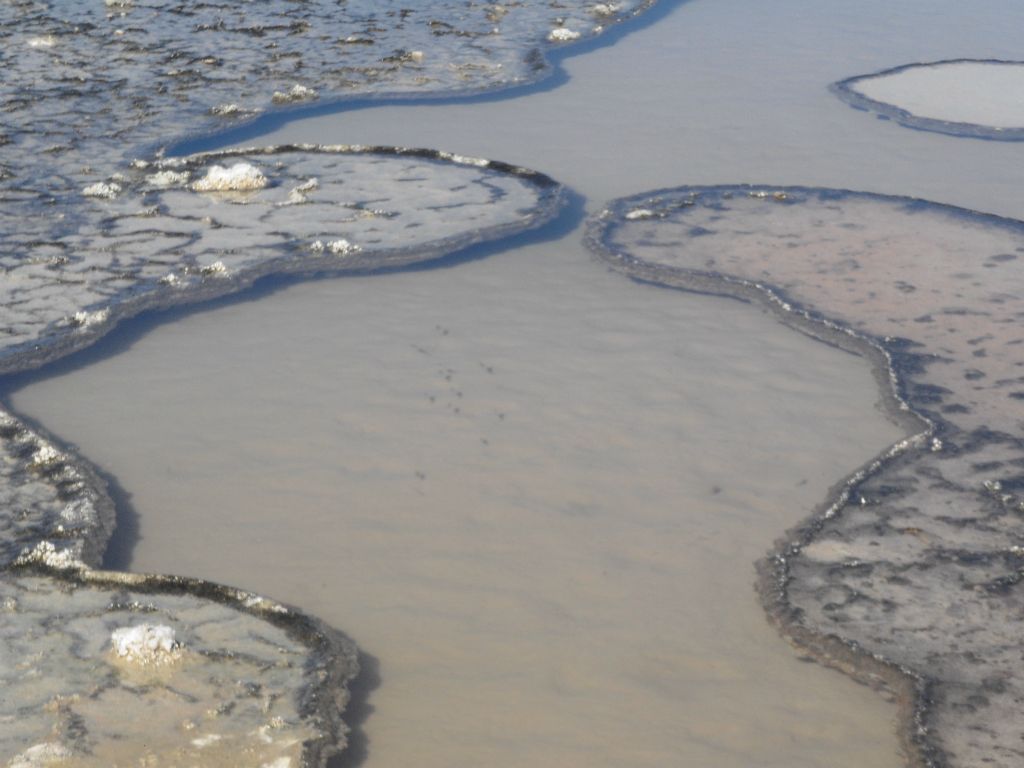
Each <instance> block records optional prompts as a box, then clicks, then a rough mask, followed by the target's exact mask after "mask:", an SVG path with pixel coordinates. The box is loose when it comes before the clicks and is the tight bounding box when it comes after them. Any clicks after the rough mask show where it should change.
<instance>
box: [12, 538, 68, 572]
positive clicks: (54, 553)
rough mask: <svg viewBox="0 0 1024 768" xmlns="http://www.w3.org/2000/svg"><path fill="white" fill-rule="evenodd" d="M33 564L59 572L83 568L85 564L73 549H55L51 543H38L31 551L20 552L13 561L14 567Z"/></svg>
mask: <svg viewBox="0 0 1024 768" xmlns="http://www.w3.org/2000/svg"><path fill="white" fill-rule="evenodd" d="M33 563H36V564H39V565H45V566H48V567H50V568H57V569H59V570H67V569H69V568H75V569H78V568H84V567H85V563H83V562H82V561H81V559H80V558H79V557H78V556H77V554H76V553H75V551H74V550H73V549H70V548H69V549H57V547H55V546H54V544H53V542H52V541H40V542H39V543H38V544H36V545H35V546H34V547H32V548H31V549H24V550H22V553H21V554H20V555H18V557H17V559H16V560H15V561H14V564H15V565H31V564H33Z"/></svg>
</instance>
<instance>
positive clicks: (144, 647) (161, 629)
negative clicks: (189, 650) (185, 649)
mask: <svg viewBox="0 0 1024 768" xmlns="http://www.w3.org/2000/svg"><path fill="white" fill-rule="evenodd" d="M110 645H111V646H112V647H113V649H114V653H115V654H116V655H117V656H118V657H119V658H122V659H124V660H125V661H129V662H131V663H133V664H153V665H157V664H168V663H170V662H172V661H176V660H177V659H179V658H181V645H180V644H179V643H178V642H177V640H175V637H174V630H173V629H172V628H171V627H168V626H164V625H162V624H139V625H137V626H134V627H121V628H119V629H115V630H114V631H113V632H111V633H110Z"/></svg>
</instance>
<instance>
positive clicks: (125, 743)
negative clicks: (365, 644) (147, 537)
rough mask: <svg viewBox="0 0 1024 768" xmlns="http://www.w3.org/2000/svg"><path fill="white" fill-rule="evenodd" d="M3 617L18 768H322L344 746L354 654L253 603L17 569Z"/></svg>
mask: <svg viewBox="0 0 1024 768" xmlns="http://www.w3.org/2000/svg"><path fill="white" fill-rule="evenodd" d="M0 616H2V617H3V623H2V629H0V637H2V642H3V647H4V653H3V654H2V655H0V685H2V686H3V689H4V696H3V698H2V701H0V726H2V727H0V749H2V750H3V752H4V754H5V755H8V756H12V760H11V762H10V763H9V764H10V765H50V764H60V765H68V766H137V765H140V764H141V765H149V766H169V765H180V764H182V763H183V762H185V763H188V764H199V763H201V764H202V765H224V766H229V765H239V763H240V762H244V763H246V764H252V765H274V766H278V765H281V766H283V765H315V764H317V763H319V762H320V761H321V760H322V757H323V755H324V754H329V753H330V752H333V751H334V750H335V749H337V748H338V746H336V745H340V746H343V745H344V743H345V729H344V727H343V726H341V724H340V723H339V721H338V719H337V717H336V715H335V714H334V713H335V711H337V710H338V709H339V708H342V707H344V704H345V701H346V700H347V690H346V684H347V683H348V681H349V680H350V679H352V677H353V676H354V675H355V674H356V672H357V670H358V664H357V663H356V651H355V646H354V645H353V643H352V642H351V641H349V640H348V639H347V638H344V637H343V636H341V635H339V634H338V633H336V632H334V631H333V630H330V629H328V628H327V627H325V626H323V625H321V624H319V623H318V622H316V621H314V620H311V619H308V618H306V617H303V616H302V615H301V614H297V613H295V612H293V611H291V610H290V609H288V608H285V607H284V606H281V605H278V604H276V603H273V602H272V601H269V600H266V599H264V598H261V597H258V596H256V595H252V594H247V593H243V592H239V591H236V590H230V589H226V588H223V587H215V586H214V585H211V584H207V583H202V582H198V581H192V582H190V581H188V580H185V579H173V578H160V577H146V576H132V575H128V574H116V573H105V572H101V571H89V572H83V573H77V574H75V573H64V574H61V573H55V572H49V573H47V572H45V571H40V570H35V571H32V570H26V569H18V570H15V571H14V572H7V573H5V574H4V575H2V576H0ZM140 628H142V629H145V630H148V634H145V635H140V636H139V637H134V636H132V633H133V632H134V634H135V635H139V632H138V630H139V629H140ZM137 641H141V642H137ZM133 642H134V643H135V644H134V645H133ZM296 680H301V681H302V683H303V689H302V693H301V695H299V696H295V695H293V694H294V688H295V685H296ZM26 745H32V746H30V747H28V748H26Z"/></svg>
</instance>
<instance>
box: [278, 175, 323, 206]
mask: <svg viewBox="0 0 1024 768" xmlns="http://www.w3.org/2000/svg"><path fill="white" fill-rule="evenodd" d="M319 186H320V182H319V181H318V180H317V179H310V180H309V181H305V182H303V183H302V184H299V186H297V187H294V188H293V189H292V190H291V191H290V192H289V193H288V199H287V200H286V201H285V203H284V205H300V204H302V203H305V202H306V201H307V200H308V199H309V198H308V197H307V195H308V193H310V192H314V191H316V189H317V188H318V187H319Z"/></svg>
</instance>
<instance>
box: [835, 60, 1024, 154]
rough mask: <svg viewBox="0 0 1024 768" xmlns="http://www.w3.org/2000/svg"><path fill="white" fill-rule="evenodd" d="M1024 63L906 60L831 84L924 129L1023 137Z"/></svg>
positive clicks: (842, 94) (850, 99) (858, 103)
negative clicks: (1023, 97)
mask: <svg viewBox="0 0 1024 768" xmlns="http://www.w3.org/2000/svg"><path fill="white" fill-rule="evenodd" d="M1022 83H1024V62H1020V61H1002V60H999V59H950V60H948V61H935V62H927V63H914V64H905V65H903V66H899V67H894V68H892V69H886V70H883V71H881V72H875V73H872V74H868V75H856V76H854V77H849V78H846V79H845V80H840V81H839V82H837V83H833V84H832V86H831V90H832V92H833V93H834V94H836V95H837V96H838V97H839V98H840V99H842V100H843V101H845V102H846V103H847V104H850V105H851V106H853V107H855V108H857V109H862V110H866V111H869V112H874V113H876V114H877V115H878V116H879V117H883V118H886V119H891V120H895V121H896V122H897V123H899V124H900V125H904V126H906V127H908V128H916V129H919V130H922V131H933V132H935V133H944V134H947V135H949V136H958V137H963V138H973V139H991V140H993V141H1024V108H1022V107H1021V103H1020V89H1021V85H1022Z"/></svg>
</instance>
